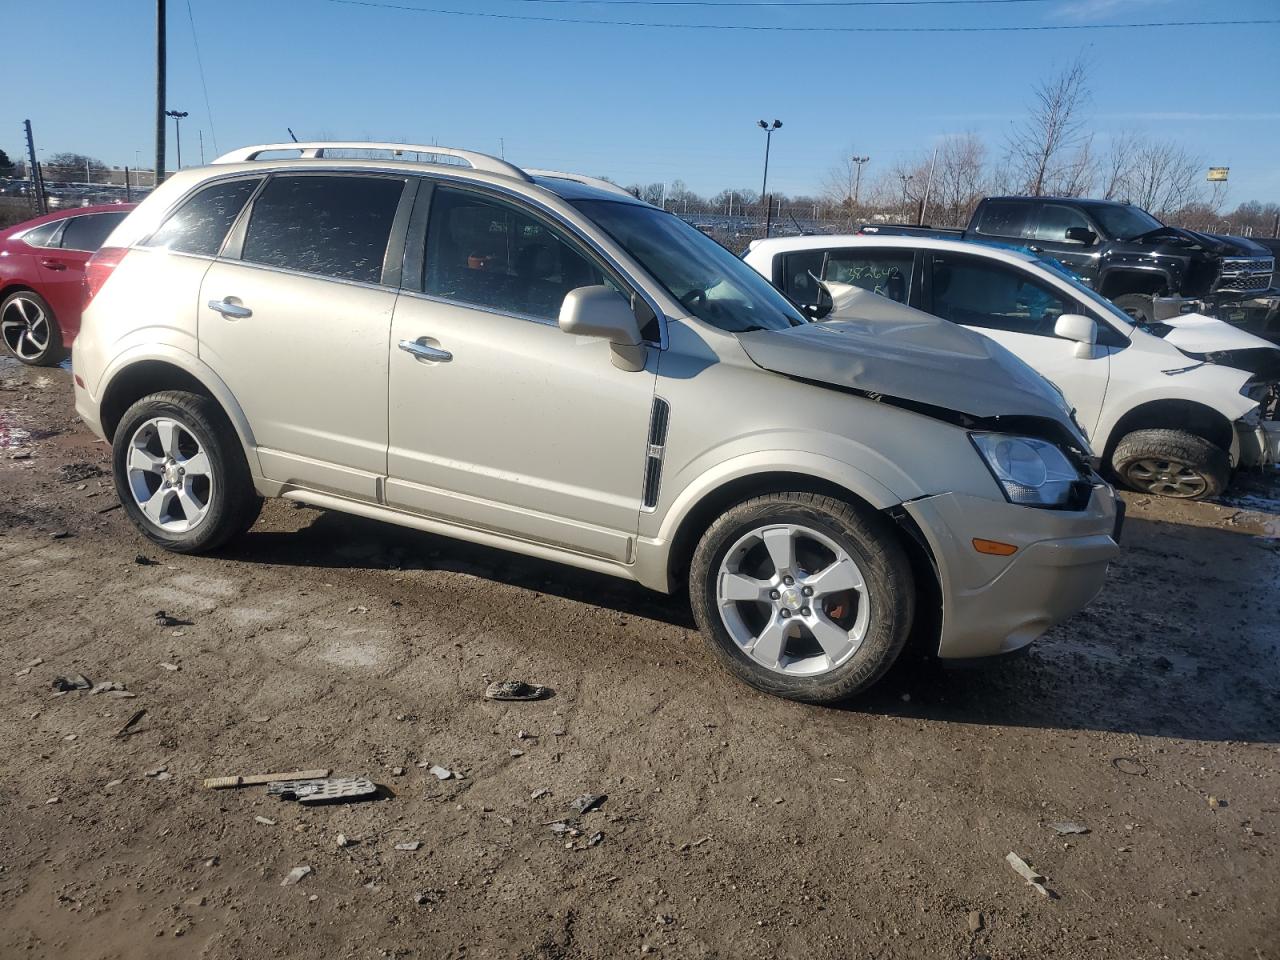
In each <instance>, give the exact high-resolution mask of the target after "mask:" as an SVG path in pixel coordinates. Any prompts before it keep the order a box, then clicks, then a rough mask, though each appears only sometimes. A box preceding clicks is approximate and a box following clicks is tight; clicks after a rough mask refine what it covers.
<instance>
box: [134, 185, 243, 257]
mask: <svg viewBox="0 0 1280 960" xmlns="http://www.w3.org/2000/svg"><path fill="white" fill-rule="evenodd" d="M261 182H262V178H261V177H254V178H253V179H250V180H224V181H222V182H221V183H213V184H210V185H209V186H207V187H205V188H204V189H203V190H199V191H197V192H196V193H195V194H194V195H192V197H191V198H190V199H189V200H187V201H186V202H185V203H184V204H183V205H182V206H180V207H179V208H178V209H177V210H175V211H174V212H173V213H172V214H170V216H169V219H168V220H166V221H165V222H164V223H163V224H162V225H161V227H160V229H159V230H157V231H156V232H155V233H153V234H152V235H151V238H150V239H149V240H147V242H146V246H148V247H163V248H164V249H166V250H172V251H173V252H175V253H190V254H195V255H196V256H201V257H216V256H217V255H218V251H219V250H221V249H222V241H223V240H225V239H226V237H227V231H228V230H230V229H231V225H232V224H233V223H235V222H236V217H238V216H240V211H241V210H243V209H244V205H245V203H246V202H248V200H249V196H250V195H251V194H252V193H253V191H254V189H255V188H256V187H257V186H258V184H260V183H261Z"/></svg>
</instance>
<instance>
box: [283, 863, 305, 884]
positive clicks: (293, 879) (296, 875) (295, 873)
mask: <svg viewBox="0 0 1280 960" xmlns="http://www.w3.org/2000/svg"><path fill="white" fill-rule="evenodd" d="M310 872H311V868H310V867H294V868H293V869H292V870H290V871H289V875H288V876H287V877H285V878H284V879H283V880H281V881H280V886H282V887H292V886H293V885H294V884H295V883H297V882H298V881H299V880H301V879H302V878H303V877H305V876H306V875H307V874H309V873H310Z"/></svg>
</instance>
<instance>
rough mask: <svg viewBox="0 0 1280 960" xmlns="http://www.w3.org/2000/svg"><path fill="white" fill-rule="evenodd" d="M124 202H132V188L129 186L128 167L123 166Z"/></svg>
mask: <svg viewBox="0 0 1280 960" xmlns="http://www.w3.org/2000/svg"><path fill="white" fill-rule="evenodd" d="M124 202H125V203H133V189H132V188H131V187H130V186H129V168H128V167H125V168H124Z"/></svg>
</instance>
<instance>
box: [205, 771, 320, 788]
mask: <svg viewBox="0 0 1280 960" xmlns="http://www.w3.org/2000/svg"><path fill="white" fill-rule="evenodd" d="M332 772H333V771H332V770H329V769H324V770H291V771H289V772H288V773H251V774H247V775H245V776H240V777H209V778H208V779H206V780H205V781H204V787H205V789H206V790H226V789H227V788H229V787H260V786H262V785H263V784H268V783H275V782H276V781H278V780H320V779H322V778H324V777H327V776H328V775H329V774H330V773H332Z"/></svg>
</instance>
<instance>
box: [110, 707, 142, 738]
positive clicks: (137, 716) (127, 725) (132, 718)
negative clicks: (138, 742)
mask: <svg viewBox="0 0 1280 960" xmlns="http://www.w3.org/2000/svg"><path fill="white" fill-rule="evenodd" d="M146 715H147V711H146V710H135V711H133V713H132V714H130V715H129V719H128V720H126V721H125V722H124V726H123V727H121V728H120V729H119V730H117V731H116V732H115V736H114V737H113V738H112V739H114V740H119V739H120V738H121V737H123V736H124V735H125V734H126V733H128V732H129V730H130V729H131V728H132V727H133V725H134V724H135V723H137V722H138V721H139V720H141V719H142V718H143V717H145V716H146Z"/></svg>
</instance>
